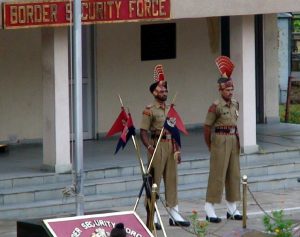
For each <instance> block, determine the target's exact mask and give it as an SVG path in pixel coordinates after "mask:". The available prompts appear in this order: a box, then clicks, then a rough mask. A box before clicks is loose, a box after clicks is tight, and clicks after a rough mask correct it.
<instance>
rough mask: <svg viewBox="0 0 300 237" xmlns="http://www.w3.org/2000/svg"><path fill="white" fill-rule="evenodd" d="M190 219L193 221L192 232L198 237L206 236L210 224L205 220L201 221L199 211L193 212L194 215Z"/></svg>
mask: <svg viewBox="0 0 300 237" xmlns="http://www.w3.org/2000/svg"><path fill="white" fill-rule="evenodd" d="M189 219H190V220H191V228H192V232H193V233H194V234H195V235H196V236H197V237H204V236H206V234H207V227H208V222H207V221H205V220H204V221H201V220H199V215H198V213H197V211H195V210H193V211H192V215H190V216H189Z"/></svg>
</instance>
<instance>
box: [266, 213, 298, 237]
mask: <svg viewBox="0 0 300 237" xmlns="http://www.w3.org/2000/svg"><path fill="white" fill-rule="evenodd" d="M271 215H272V216H269V215H265V216H264V217H263V224H264V227H265V230H266V231H267V232H268V233H270V234H274V235H275V236H278V237H292V236H293V234H292V224H293V222H292V221H291V220H285V219H284V213H283V210H280V211H273V212H272V213H271Z"/></svg>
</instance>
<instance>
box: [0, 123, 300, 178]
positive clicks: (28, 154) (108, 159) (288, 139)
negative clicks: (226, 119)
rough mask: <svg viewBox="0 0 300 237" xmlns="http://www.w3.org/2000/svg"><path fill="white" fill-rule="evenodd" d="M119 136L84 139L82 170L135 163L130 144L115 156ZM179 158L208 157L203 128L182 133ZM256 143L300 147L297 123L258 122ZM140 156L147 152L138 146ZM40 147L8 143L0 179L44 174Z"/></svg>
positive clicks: (265, 149)
mask: <svg viewBox="0 0 300 237" xmlns="http://www.w3.org/2000/svg"><path fill="white" fill-rule="evenodd" d="M117 139H118V137H113V138H109V139H105V138H101V139H100V140H89V141H84V147H83V152H84V158H83V163H84V169H85V170H93V169H97V168H110V167H120V166H121V167H122V166H128V165H132V164H137V159H136V153H135V150H134V147H133V145H132V144H127V146H126V147H125V149H124V150H123V151H122V150H121V151H119V153H117V154H116V155H114V151H115V147H116V144H117ZM181 139H182V159H185V158H188V159H193V158H207V159H208V158H209V152H208V150H207V148H206V145H205V142H204V138H203V130H202V128H195V129H191V130H189V135H188V136H185V135H182V136H181ZM257 144H258V146H259V152H260V153H269V152H279V151H291V150H299V149H300V125H295V124H284V123H275V124H258V125H257ZM141 151H142V155H144V156H145V154H146V151H145V150H144V148H143V147H142V148H141ZM42 157H43V146H42V144H40V143H37V144H19V145H11V146H10V147H9V151H8V152H5V153H0V180H1V179H3V178H10V177H22V176H31V175H35V174H41V173H45V171H41V167H42V162H43V160H42V159H43V158H42Z"/></svg>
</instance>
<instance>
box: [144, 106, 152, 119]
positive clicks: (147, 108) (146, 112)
mask: <svg viewBox="0 0 300 237" xmlns="http://www.w3.org/2000/svg"><path fill="white" fill-rule="evenodd" d="M153 106H154V105H153V104H150V105H147V106H146V108H145V109H144V111H143V114H144V115H147V116H151V114H152V112H151V108H152V107H153Z"/></svg>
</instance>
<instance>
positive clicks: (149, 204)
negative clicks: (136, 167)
mask: <svg viewBox="0 0 300 237" xmlns="http://www.w3.org/2000/svg"><path fill="white" fill-rule="evenodd" d="M163 131H164V129H162V130H161V133H160V136H159V138H158V141H157V145H158V144H159V142H160V140H161V137H162V134H163ZM132 141H133V144H134V147H135V150H136V152H137V157H138V160H139V163H140V168H141V171H142V179H143V183H142V186H141V189H140V192H139V194H138V197H137V200H136V203H135V205H134V208H133V210H134V211H135V210H136V208H137V205H138V203H139V200H140V198H141V196H142V194H143V191H144V189H145V192H146V210H147V227H148V228H149V230H150V231H151V232H154V233H155V234H156V228H155V225H154V224H153V223H154V213H155V212H156V213H157V216H158V219H159V222H160V223H161V227H162V231H163V233H164V236H165V237H167V235H166V231H165V228H164V226H163V222H162V220H161V216H160V213H159V210H158V208H157V204H156V200H157V199H158V197H159V196H158V194H157V185H156V184H153V180H152V175H153V174H152V175H151V174H150V170H151V165H152V162H153V159H154V155H155V153H156V150H157V145H156V147H155V150H154V152H153V154H152V157H151V159H150V162H149V165H148V168H147V171H146V170H145V167H144V164H143V162H142V159H141V156H140V151H139V147H138V146H137V144H136V141H135V137H134V136H132Z"/></svg>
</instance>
